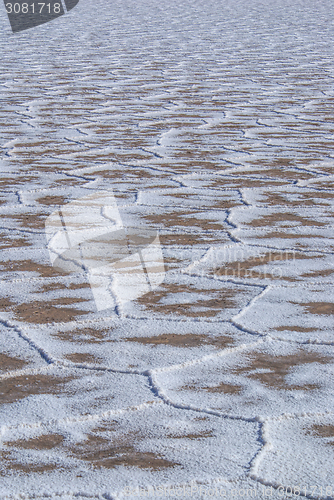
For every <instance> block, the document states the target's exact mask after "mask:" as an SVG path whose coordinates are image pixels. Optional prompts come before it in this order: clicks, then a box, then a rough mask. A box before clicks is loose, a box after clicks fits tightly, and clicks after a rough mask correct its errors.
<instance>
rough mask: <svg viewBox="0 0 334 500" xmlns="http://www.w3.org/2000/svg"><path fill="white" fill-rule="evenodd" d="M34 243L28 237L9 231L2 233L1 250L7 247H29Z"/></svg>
mask: <svg viewBox="0 0 334 500" xmlns="http://www.w3.org/2000/svg"><path fill="white" fill-rule="evenodd" d="M32 244H33V243H31V242H29V241H28V239H25V238H22V237H17V236H16V235H11V234H8V233H0V250H3V249H5V248H20V247H28V246H31V245H32Z"/></svg>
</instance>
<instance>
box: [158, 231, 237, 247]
mask: <svg viewBox="0 0 334 500" xmlns="http://www.w3.org/2000/svg"><path fill="white" fill-rule="evenodd" d="M159 240H160V243H161V245H162V246H165V247H167V246H185V247H194V246H197V245H208V244H211V243H227V242H228V241H230V240H229V239H228V237H227V236H226V238H224V240H223V239H222V238H221V237H217V235H216V234H215V232H212V233H211V234H210V233H203V234H173V233H172V234H159Z"/></svg>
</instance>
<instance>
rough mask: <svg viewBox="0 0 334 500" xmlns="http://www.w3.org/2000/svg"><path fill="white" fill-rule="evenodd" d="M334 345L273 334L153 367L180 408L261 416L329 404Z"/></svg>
mask: <svg viewBox="0 0 334 500" xmlns="http://www.w3.org/2000/svg"><path fill="white" fill-rule="evenodd" d="M333 370H334V350H333V347H332V346H330V347H329V346H314V345H305V344H297V343H289V342H277V341H272V340H259V341H257V342H255V343H252V344H245V345H240V346H237V347H234V348H233V347H232V348H227V349H225V351H222V352H221V353H220V354H216V355H211V356H207V357H203V359H202V360H197V361H189V362H186V363H184V364H182V365H179V366H174V367H171V368H165V369H161V370H156V371H155V372H154V374H153V379H154V382H155V385H156V387H157V390H159V393H160V395H161V396H162V397H164V398H166V401H169V402H171V403H173V404H175V405H181V407H184V408H191V409H202V410H205V411H212V410H214V411H217V412H219V414H224V415H229V416H236V417H240V418H241V417H244V418H249V419H251V418H255V417H260V418H264V417H267V416H278V415H280V414H283V413H288V414H292V413H301V412H308V411H310V412H325V411H329V410H330V409H331V408H332V405H333V403H334V400H333V398H334V391H333V386H332V377H333V373H334V371H333Z"/></svg>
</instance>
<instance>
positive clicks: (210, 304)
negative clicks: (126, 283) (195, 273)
mask: <svg viewBox="0 0 334 500" xmlns="http://www.w3.org/2000/svg"><path fill="white" fill-rule="evenodd" d="M182 293H189V294H190V293H191V294H197V295H198V296H199V299H198V300H197V301H196V302H194V301H189V302H186V301H185V300H184V299H181V300H180V301H179V302H176V301H175V297H177V295H178V294H182ZM207 295H210V297H208V298H205V296H207ZM236 295H237V292H236V291H232V290H224V289H222V290H210V289H209V290H208V289H204V288H197V287H196V288H195V287H194V288H192V287H191V286H189V285H181V284H180V285H174V284H165V285H161V286H160V287H159V288H158V289H157V290H155V291H154V292H149V293H147V294H145V295H144V296H143V297H141V298H139V299H137V303H138V304H140V305H141V306H144V307H145V309H146V310H150V311H152V312H157V313H161V314H174V315H183V316H187V317H191V318H197V317H209V318H211V317H215V316H217V315H218V314H219V313H220V312H221V311H222V310H223V309H228V308H233V307H235V306H236V300H235V298H236ZM168 297H171V298H173V302H174V301H175V303H173V304H168V303H166V301H164V299H166V298H168Z"/></svg>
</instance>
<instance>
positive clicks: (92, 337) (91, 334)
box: [52, 327, 114, 344]
mask: <svg viewBox="0 0 334 500" xmlns="http://www.w3.org/2000/svg"><path fill="white" fill-rule="evenodd" d="M109 330H111V327H109ZM108 335H109V334H108V333H107V332H106V331H105V330H96V329H95V328H82V329H74V330H71V331H65V332H61V331H60V332H57V333H54V334H52V336H53V337H56V338H57V339H59V340H62V341H64V340H65V341H66V342H74V343H80V344H81V343H83V344H98V343H100V342H114V340H112V339H110V338H108Z"/></svg>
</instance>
